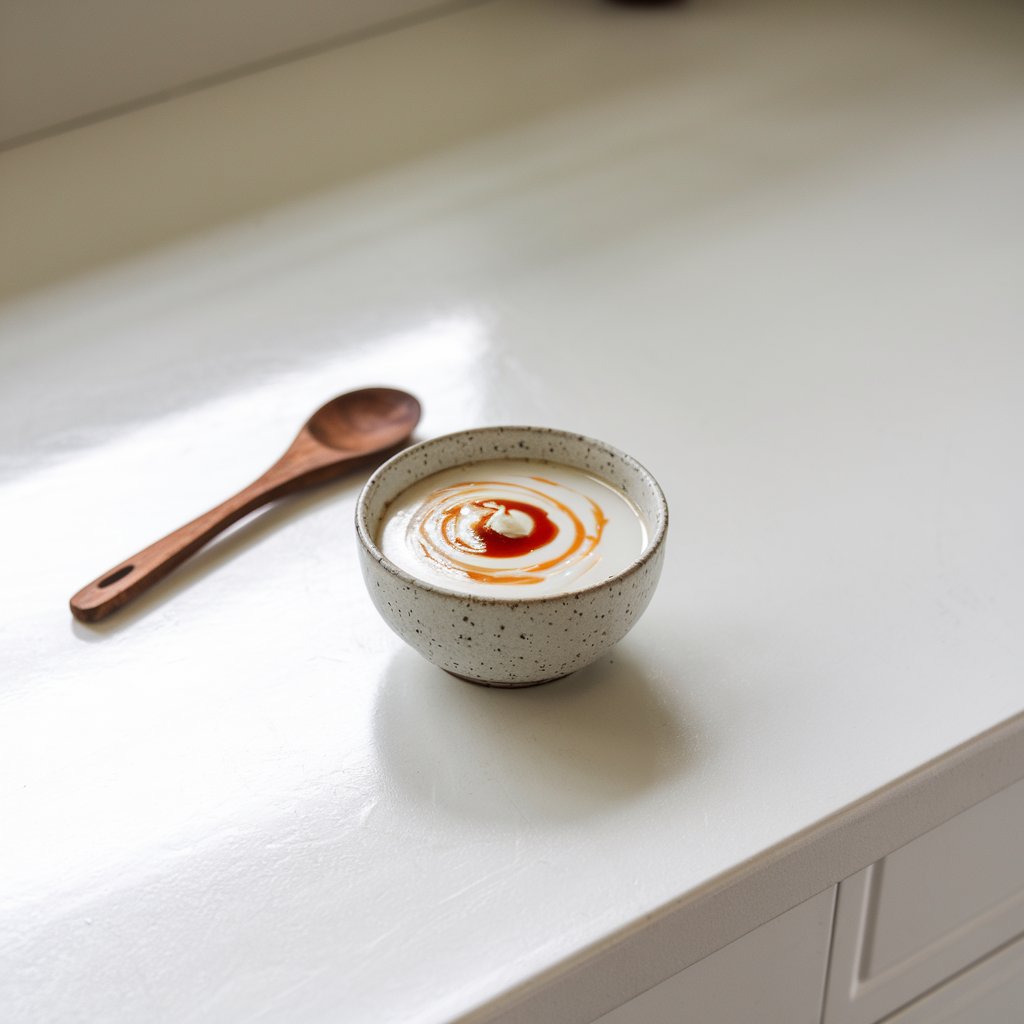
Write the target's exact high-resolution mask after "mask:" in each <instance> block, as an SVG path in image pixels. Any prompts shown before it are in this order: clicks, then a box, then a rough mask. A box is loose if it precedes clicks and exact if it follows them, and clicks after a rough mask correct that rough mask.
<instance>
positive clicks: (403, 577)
mask: <svg viewBox="0 0 1024 1024" xmlns="http://www.w3.org/2000/svg"><path fill="white" fill-rule="evenodd" d="M513 430H519V431H527V432H530V433H535V434H540V435H549V436H550V435H554V436H557V437H562V438H569V439H571V440H573V441H581V442H583V443H584V444H592V445H596V446H597V447H599V448H601V449H602V450H603V451H605V452H607V453H608V454H609V455H612V456H613V457H614V458H617V459H621V460H622V461H623V462H625V463H626V464H627V465H630V466H632V467H633V468H634V469H635V470H638V471H639V472H640V474H641V475H642V476H644V477H645V478H646V479H647V481H648V483H650V484H651V486H652V488H653V490H654V495H655V498H656V501H657V506H658V509H657V517H656V522H655V523H654V524H653V526H654V529H653V533H652V536H651V538H650V540H649V541H648V544H647V547H646V548H644V550H643V551H642V552H641V553H640V554H639V556H638V557H637V558H635V559H634V560H633V561H632V562H630V563H629V565H627V566H626V567H625V568H624V569H622V570H620V571H619V572H617V573H615V575H614V576H609V577H607V578H606V579H603V580H601V581H600V582H598V583H592V584H591V585H590V586H588V587H580V588H579V589H578V590H566V591H563V592H562V593H558V594H545V595H540V596H537V597H529V596H525V597H496V596H490V595H485V594H473V593H470V592H469V591H466V590H453V589H449V588H448V587H440V586H438V585H437V584H436V583H428V582H427V581H426V580H423V579H421V578H420V577H419V576H414V575H413V574H412V573H409V572H406V571H405V570H404V569H401V568H399V567H398V566H397V565H395V563H394V562H392V561H391V559H390V558H388V557H387V555H385V554H384V552H383V551H381V550H380V548H379V547H377V544H376V542H375V541H374V539H373V538H372V537H371V536H370V531H369V530H368V529H367V525H366V503H367V494H368V493H369V491H370V489H371V487H373V486H374V485H376V484H377V482H378V481H379V480H380V478H381V477H382V476H383V475H384V474H385V473H389V472H391V469H392V467H393V466H394V465H395V464H397V463H398V462H400V461H403V460H404V459H406V458H413V457H415V455H416V454H417V453H419V452H421V451H422V450H423V449H424V448H428V447H431V446H433V445H436V444H440V443H441V442H443V441H448V440H451V439H452V438H455V437H465V436H467V435H468V436H476V435H478V434H491V433H500V432H505V431H513ZM498 458H499V459H500V458H502V456H498ZM477 461H481V462H482V461H486V460H483V459H479V460H477ZM540 461H547V462H550V461H552V460H551V459H547V460H540ZM433 472H443V471H442V470H434V471H432V472H431V473H425V474H423V476H421V477H417V480H416V481H413V483H415V482H417V481H418V480H422V479H424V477H427V476H432V475H433ZM408 486H412V484H409V485H408ZM668 520H669V512H668V501H667V499H666V498H665V492H664V491H663V490H662V489H661V484H659V483H658V480H657V478H656V477H655V476H654V474H653V473H652V472H651V471H650V470H649V469H648V468H647V467H646V466H645V465H644V464H643V463H642V462H640V461H639V460H638V459H635V458H634V457H633V456H632V455H629V454H628V453H627V452H624V451H622V450H621V449H619V448H616V447H615V446H614V445H611V444H608V442H607V441H602V440H600V439H599V438H596V437H590V436H589V435H587V434H579V433H576V432H575V431H572V430H560V429H558V428H556V427H538V426H533V425H531V424H521V423H508V424H505V423H500V424H492V425H489V426H485V427H471V428H467V429H465V430H453V431H450V432H449V433H447V434H438V435H437V436H436V437H429V438H427V439H426V440H423V441H419V442H417V443H416V444H413V445H410V446H409V447H408V448H403V449H402V450H401V451H400V452H397V453H396V454H394V455H392V456H391V458H390V459H388V460H387V462H384V463H382V464H381V465H380V466H378V467H377V469H376V470H375V471H374V472H373V474H372V475H371V476H370V478H369V480H367V481H366V483H365V484H363V487H362V490H361V491H360V492H359V497H358V498H357V499H356V508H355V526H356V536H357V538H358V539H359V542H360V544H362V546H363V549H364V550H365V551H366V553H367V554H368V555H370V556H371V557H372V558H373V560H374V561H375V562H377V563H378V565H380V567H381V568H382V569H384V571H385V572H387V573H388V574H389V575H391V576H393V577H394V578H395V579H397V580H400V581H401V582H403V583H407V584H409V585H411V586H414V587H417V588H418V589H420V590H425V591H427V592H428V593H433V594H438V595H440V596H443V597H454V598H457V599H459V600H461V601H472V602H475V603H478V604H484V605H495V606H498V607H512V606H519V605H531V606H534V605H542V604H545V603H550V602H554V601H564V600H565V599H566V598H567V597H570V598H574V599H576V598H579V597H582V596H583V595H584V594H591V593H595V592H597V591H599V590H605V589H608V588H609V587H612V586H614V585H616V584H617V583H621V582H622V581H623V580H626V579H629V577H631V576H633V575H635V574H636V573H638V572H639V571H640V570H641V569H642V568H643V567H644V566H645V565H646V564H647V563H648V562H649V561H650V560H651V559H652V558H653V557H654V555H655V554H656V553H657V552H658V551H659V550H660V549H661V547H662V546H663V545H664V543H665V537H666V535H667V533H668Z"/></svg>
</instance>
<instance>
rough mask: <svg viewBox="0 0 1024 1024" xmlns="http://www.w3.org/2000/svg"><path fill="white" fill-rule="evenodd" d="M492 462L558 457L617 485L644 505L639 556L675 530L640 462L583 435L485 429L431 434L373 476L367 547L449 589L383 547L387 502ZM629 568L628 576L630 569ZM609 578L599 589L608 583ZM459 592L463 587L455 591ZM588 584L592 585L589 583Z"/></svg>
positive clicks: (362, 518)
mask: <svg viewBox="0 0 1024 1024" xmlns="http://www.w3.org/2000/svg"><path fill="white" fill-rule="evenodd" d="M492 459H529V460H531V461H538V462H552V463H559V464H561V465H566V466H570V467H572V468H574V469H579V470H583V471H584V472H588V473H593V474H594V475H596V476H599V477H602V478H603V479H604V480H606V481H607V482H608V483H610V484H612V485H614V486H615V487H616V488H618V489H619V490H620V491H621V492H622V493H623V494H624V495H625V496H626V497H627V498H629V500H630V501H632V502H633V504H634V505H636V506H637V508H638V509H639V510H640V512H641V514H642V515H643V517H644V520H645V523H646V525H647V530H648V541H647V545H646V547H645V549H644V551H643V552H642V553H641V554H640V556H639V558H638V560H637V561H643V560H644V559H645V558H646V557H647V556H648V554H649V552H651V551H652V550H654V549H656V548H657V547H659V546H660V544H661V542H662V540H663V537H664V534H665V531H666V529H667V527H668V507H667V504H666V502H665V496H664V494H663V493H662V491H661V488H660V487H659V486H658V483H657V481H656V480H655V479H654V477H653V476H652V475H651V474H650V473H649V472H648V471H647V470H646V469H645V468H644V467H643V466H642V465H641V464H640V463H639V462H637V460H636V459H634V458H632V456H629V455H627V454H625V453H624V452H621V451H619V450H618V449H616V448H613V447H612V446H611V445H609V444H606V443H604V442H603V441H597V440H595V439H593V438H590V437H585V436H583V435H580V434H570V433H566V432H564V431H561V430H553V429H549V428H545V427H516V426H508V427H483V428H480V429H478V430H471V431H463V432H460V433H457V434H446V435H444V436H442V437H436V438H432V439H431V440H429V441H424V442H422V443H420V444H417V445H414V446H413V447H411V448H407V449H406V450H405V451H403V452H399V454H398V455H395V456H394V457H393V458H391V459H390V460H389V461H388V462H386V463H385V464H384V465H383V466H381V467H380V468H379V469H378V470H377V472H376V473H374V475H373V476H372V477H371V478H370V480H369V481H368V483H367V484H366V487H365V488H364V489H363V492H362V494H361V495H360V497H359V501H358V504H357V506H356V530H357V532H358V535H359V539H360V541H361V543H362V544H363V545H364V547H365V548H366V549H367V551H368V552H369V553H370V554H371V555H372V556H373V557H374V558H375V559H376V560H377V561H379V562H380V564H381V565H382V567H384V568H386V569H387V570H388V571H389V572H391V573H393V574H394V575H395V576H397V577H399V578H401V579H404V580H407V581H409V582H411V583H413V584H414V585H416V586H419V587H424V588H427V589H434V590H442V589H445V588H440V587H436V586H434V585H433V584H430V583H427V582H425V581H423V580H421V579H418V578H416V577H413V576H410V575H409V574H408V573H406V572H404V571H403V570H402V569H400V568H399V567H398V566H396V565H395V564H394V563H393V562H391V561H390V560H389V559H388V558H387V557H386V556H385V555H384V554H383V552H382V551H381V550H380V548H379V547H378V544H377V538H378V536H379V532H380V527H381V523H382V522H383V519H384V516H385V514H386V513H387V510H388V506H389V505H390V504H391V503H392V502H393V501H394V500H395V498H397V497H398V496H399V495H400V494H401V493H402V492H403V491H404V490H405V489H406V488H408V487H411V486H412V485H413V484H415V483H417V482H418V481H420V480H422V479H423V478H424V477H427V476H430V475H432V474H434V473H439V472H441V471H442V470H446V469H452V468H454V467H456V466H463V465H471V464H473V463H475V462H483V461H489V460H492ZM630 568H632V567H627V568H626V569H625V570H624V571H623V573H619V574H617V575H624V574H625V573H628V572H629V569H630ZM607 582H608V580H602V581H600V582H599V583H595V584H594V585H593V586H601V585H603V584H605V583H607ZM450 589H451V590H452V592H455V593H458V592H459V591H458V590H457V588H454V587H453V588H450ZM588 589H589V588H588ZM475 600H480V601H495V602H507V603H520V602H522V601H530V600H545V598H542V597H537V598H530V597H524V596H523V595H522V594H517V595H516V596H515V597H508V598H503V597H475Z"/></svg>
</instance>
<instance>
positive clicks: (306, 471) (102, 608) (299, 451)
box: [70, 388, 421, 622]
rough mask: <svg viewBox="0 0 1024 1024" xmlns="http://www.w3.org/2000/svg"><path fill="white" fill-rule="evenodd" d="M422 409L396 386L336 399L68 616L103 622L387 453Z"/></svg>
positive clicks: (88, 591) (109, 574)
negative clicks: (268, 462) (277, 508)
mask: <svg viewBox="0 0 1024 1024" xmlns="http://www.w3.org/2000/svg"><path fill="white" fill-rule="evenodd" d="M420 411H421V410H420V403H419V402H418V401H417V400H416V399H415V398H414V397H413V396H412V395H410V394H409V393H408V392H406V391H399V390H397V389H396V388H363V389H361V390H359V391H349V392H347V393H346V394H343V395H338V396H337V397H336V398H332V399H331V400H330V401H329V402H327V403H326V404H324V405H322V406H321V407H320V408H319V409H317V411H316V412H315V413H313V415H312V416H310V418H309V419H308V420H307V421H306V422H305V423H304V424H303V426H302V429H301V430H300V431H299V432H298V434H297V435H296V437H295V440H294V441H292V443H291V445H289V447H288V450H287V451H286V452H285V453H284V455H282V456H281V457H280V458H279V459H278V460H277V462H275V463H274V464H273V465H272V466H271V467H270V468H269V469H268V470H267V471H266V472H265V473H264V474H263V475H262V476H261V477H259V478H258V479H256V480H254V481H253V482H252V483H251V484H249V486H248V487H245V488H243V489H242V490H241V491H239V492H238V493H237V494H235V495H233V496H232V497H230V498H228V500H227V501H225V502H223V503H221V504H220V505H218V506H217V507H216V508H212V509H210V511H209V512H207V513H205V514H204V515H201V516H199V518H198V519H193V520H192V522H190V523H186V524H185V525H184V526H182V527H180V528H179V529H177V530H175V531H174V532H173V533H170V534H168V535H167V536H166V537H164V538H162V539H161V540H158V541H156V543H154V544H151V545H150V546H149V547H147V548H144V549H143V550H142V551H140V552H138V553H137V554H135V555H133V556H132V557H131V558H127V559H125V560H124V561H123V562H120V563H119V564H117V565H115V566H114V567H113V568H111V569H108V570H107V571H106V572H105V573H103V574H102V575H101V576H98V577H97V578H96V579H94V580H93V581H92V582H91V583H89V584H87V585H86V586H84V587H83V588H82V589H81V590H80V591H78V593H77V594H75V596H74V597H72V598H71V601H70V605H71V613H72V614H73V615H74V616H75V618H76V619H78V620H79V621H81V622H99V621H100V620H101V619H105V618H106V617H107V616H108V615H110V614H111V613H112V612H114V611H116V610H117V609H118V608H121V607H123V606H124V605H126V604H127V603H128V602H129V601H132V600H134V599H135V598H136V597H138V596H139V595H140V594H142V593H143V592H144V591H146V590H148V589H149V588H150V587H151V586H153V584H154V583H156V582H157V581H158V580H161V579H163V578H164V577H165V576H166V575H167V574H168V573H169V572H171V571H172V570H173V569H175V568H176V567H177V566H179V565H181V563H182V562H184V561H185V560H186V559H187V558H189V557H190V556H191V555H193V554H195V553H196V552H197V551H198V550H199V549H200V548H201V547H203V546H204V545H205V544H207V543H208V542H209V541H210V540H212V539H213V538H214V537H216V536H217V534H219V533H221V532H222V531H223V530H225V529H227V528H228V527H229V526H230V525H231V524H232V523H236V522H238V520H239V519H242V518H243V517H244V516H247V515H249V513H250V512H254V511H255V510H256V509H258V508H260V507H262V506H263V505H266V504H267V503H268V502H271V501H274V500H276V499H277V498H280V497H283V496H284V495H286V494H291V493H293V492H294V491H298V490H302V489H303V488H305V487H311V486H313V485H315V484H320V483H325V482H326V481H328V480H333V479H335V478H336V477H339V476H341V475H342V474H343V473H347V472H349V471H350V470H352V469H355V468H357V467H358V466H362V465H365V464H367V463H368V462H371V461H376V460H379V459H380V457H381V456H382V455H385V454H390V453H391V451H392V450H393V449H395V448H397V447H398V446H399V445H401V444H402V443H403V442H404V441H406V440H407V439H408V438H409V436H410V435H411V434H412V432H413V430H414V429H415V427H416V424H417V423H419V419H420Z"/></svg>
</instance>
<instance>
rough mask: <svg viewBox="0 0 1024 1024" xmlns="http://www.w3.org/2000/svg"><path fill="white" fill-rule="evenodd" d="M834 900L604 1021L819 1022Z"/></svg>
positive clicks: (737, 945)
mask: <svg viewBox="0 0 1024 1024" xmlns="http://www.w3.org/2000/svg"><path fill="white" fill-rule="evenodd" d="M834 901H835V889H834V888H832V889H828V890H826V891H825V892H823V893H819V894H818V895H817V896H814V897H812V898H811V899H809V900H807V901H806V902H805V903H801V904H800V905H799V906H797V907H794V908H793V909H792V910H790V911H787V912H786V913H785V914H781V915H780V916H779V917H777V918H775V919H774V920H773V921H769V922H768V923H767V924H765V925H762V926H761V927H760V928H758V929H756V930H755V931H753V932H750V933H749V934H747V935H744V936H743V937H742V938H740V939H737V940H736V941H735V942H732V943H730V944H729V945H728V946H726V947H724V948H723V949H720V950H718V952H717V953H712V954H711V956H709V957H705V958H704V959H703V960H700V961H698V962H697V963H695V964H694V965H693V966H692V967H689V968H687V969H686V970H685V971H680V972H679V973H678V974H676V975H674V976H673V977H671V978H668V979H667V980H666V981H663V982H662V983H661V984H660V985H656V986H655V987H654V988H652V989H649V990H648V991H647V992H644V993H643V994H641V995H639V996H637V997H636V998H635V999H631V1000H630V1001H629V1002H628V1003H625V1004H623V1005H622V1006H620V1007H619V1008H618V1009H616V1010H612V1011H611V1013H606V1014H605V1015H604V1016H603V1017H601V1018H599V1021H598V1022H597V1024H678V1022H680V1021H691V1020H692V1021H699V1022H700V1024H737V1022H740V1021H757V1022H758V1024H774V1022H778V1024H818V1022H819V1021H820V1019H821V998H822V992H823V990H824V985H825V967H826V962H827V959H828V939H829V933H830V931H831V927H832V907H833V904H834ZM738 981H741V983H740V984H738V983H737V982H738Z"/></svg>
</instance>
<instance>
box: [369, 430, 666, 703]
mask: <svg viewBox="0 0 1024 1024" xmlns="http://www.w3.org/2000/svg"><path fill="white" fill-rule="evenodd" d="M501 458H514V459H538V460H543V461H547V462H560V463H563V464H565V465H568V466H572V467H574V468H576V469H581V470H584V471H590V472H592V473H594V474H596V475H598V476H601V477H603V478H604V479H605V480H607V481H609V482H610V483H612V484H614V485H615V486H616V487H618V488H619V489H620V490H621V491H622V492H623V493H624V494H625V495H626V496H627V497H628V498H629V499H630V500H631V501H632V502H633V503H634V504H635V505H636V506H637V507H638V508H639V509H640V511H641V512H642V513H643V515H644V517H645V518H646V520H647V523H648V527H649V537H650V539H649V543H648V545H647V548H646V549H645V550H644V552H643V553H642V554H641V555H640V557H639V558H638V559H637V560H636V561H635V562H633V563H632V564H631V565H629V566H628V567H627V568H626V569H624V570H623V571H622V572H620V573H618V574H617V575H615V576H612V577H610V578H609V579H606V580H603V581H601V582H600V583H595V584H594V585H592V586H590V587H587V588H585V589H582V590H574V591H570V592H567V593H564V594H556V595H550V596H542V597H522V596H518V595H517V596H515V597H508V598H505V597H490V596H486V597H484V596H477V595H475V594H470V593H460V592H458V591H457V590H454V589H452V590H447V589H444V588H441V587H438V586H435V585H434V584H431V583H427V582H424V581H423V580H421V579H418V578H416V577H415V576H412V575H410V574H409V573H407V572H405V571H404V570H402V569H400V568H398V566H396V565H395V564H394V563H393V562H391V561H390V560H389V559H388V558H386V557H385V556H384V554H383V553H382V552H381V551H380V549H379V548H378V547H377V544H376V537H377V535H378V531H379V529H380V525H381V521H382V519H383V517H384V514H385V512H386V511H387V508H388V505H389V504H390V503H391V502H392V501H393V500H394V499H395V498H396V497H397V496H398V495H399V494H400V493H401V492H402V491H404V490H405V489H406V488H407V487H409V486H411V485H412V484H414V483H416V482H417V481H418V480H421V479H422V478H423V477H426V476H429V475H431V474H432V473H437V472H440V471H441V470H444V469H451V468H453V467H455V466H460V465H464V464H468V463H474V462H481V461H483V460H488V459H501ZM667 530H668V505H667V504H666V502H665V495H664V494H663V493H662V491H661V488H660V487H659V486H658V483H657V481H656V480H655V479H654V477H653V476H651V474H650V473H649V472H648V471H647V470H646V469H644V467H643V466H641V465H640V463H639V462H637V461H636V459H634V458H632V457H630V456H629V455H626V454H624V453H623V452H620V451H619V450H618V449H616V448H613V447H612V446H611V445H608V444H605V443H604V442H603V441H595V440H594V439H593V438H590V437H582V436H580V435H579V434H568V433H565V432H564V431H561V430H549V429H546V428H543V427H485V428H481V429H479V430H467V431H462V432H460V433H457V434H447V435H445V436H443V437H435V438H433V439H431V440H429V441H424V442H423V443H422V444H417V445H413V446H412V447H411V448H406V449H405V450H404V451H402V452H400V453H399V454H398V455H395V456H394V457H393V458H391V459H390V460H389V461H387V462H386V463H384V465H382V466H381V467H380V468H379V469H378V470H377V472H376V473H374V474H373V476H372V477H370V479H369V480H368V481H367V483H366V486H365V487H364V488H363V490H362V493H361V494H360V495H359V500H358V502H357V504H356V534H357V536H358V539H359V556H360V565H361V568H362V572H363V579H364V580H365V581H366V586H367V589H368V590H369V592H370V597H371V598H372V600H373V603H374V604H375V605H376V607H377V610H378V611H379V612H380V614H381V615H382V616H383V618H384V620H385V622H387V624H388V625H389V626H390V627H391V628H392V629H393V630H394V631H395V632H396V633H397V634H398V635H399V636H400V637H401V638H402V639H403V640H404V641H405V642H406V643H407V644H409V646H410V647H413V648H415V650H417V651H418V652H419V653H420V654H422V655H423V657H424V658H426V659H427V660H428V661H431V662H433V663H434V664H435V665H438V666H440V667H441V668H443V669H445V670H446V671H448V672H450V673H452V674H453V675H456V676H459V677H460V678H462V679H466V680H468V681H470V682H474V683H483V684H485V685H488V686H506V687H508V686H532V685H534V684H536V683H544V682H548V681H550V680H552V679H558V678H560V677H562V676H565V675H568V674H569V673H570V672H574V671H576V669H579V668H582V667H583V666H584V665H588V664H590V662H592V661H595V660H596V659H597V658H599V657H600V656H601V655H602V654H604V653H605V652H606V651H607V650H608V649H609V648H611V647H612V646H613V645H614V644H615V643H617V642H618V641H619V640H621V639H622V637H624V636H625V635H626V633H627V632H629V630H630V629H631V628H632V626H633V624H634V623H635V622H636V621H637V619H638V618H639V617H640V615H641V614H642V612H643V611H644V609H645V608H646V607H647V604H648V602H649V601H650V599H651V595H652V594H653V593H654V588H655V587H656V586H657V583H658V577H659V576H660V574H661V566H662V562H663V560H664V553H665V535H666V532H667Z"/></svg>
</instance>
